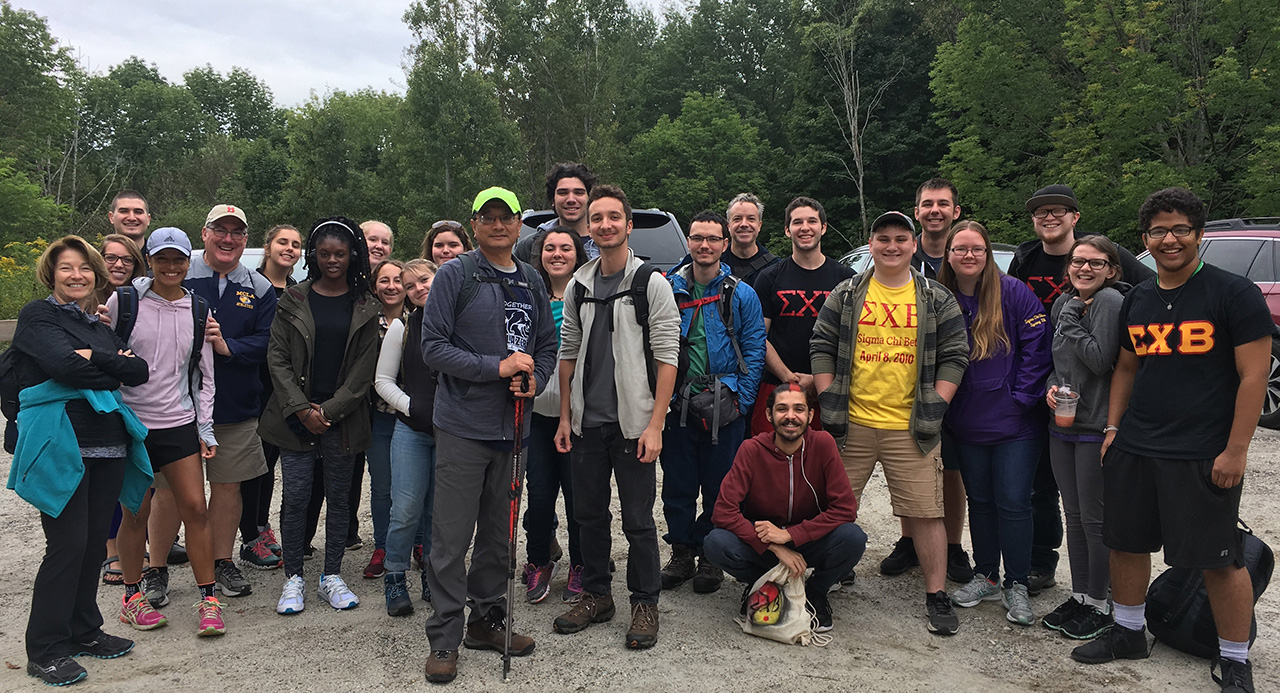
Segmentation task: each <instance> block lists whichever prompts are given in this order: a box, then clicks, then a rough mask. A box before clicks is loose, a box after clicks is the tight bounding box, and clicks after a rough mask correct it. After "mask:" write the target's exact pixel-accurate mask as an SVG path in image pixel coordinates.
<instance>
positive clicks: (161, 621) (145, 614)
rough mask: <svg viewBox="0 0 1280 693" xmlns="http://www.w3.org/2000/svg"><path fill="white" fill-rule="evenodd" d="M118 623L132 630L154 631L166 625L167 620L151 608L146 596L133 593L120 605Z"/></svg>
mask: <svg viewBox="0 0 1280 693" xmlns="http://www.w3.org/2000/svg"><path fill="white" fill-rule="evenodd" d="M120 622H121V623H128V624H129V625H131V626H133V629H134V630H154V629H156V628H159V627H160V626H163V625H165V624H166V623H168V622H169V619H167V618H165V617H164V614H162V613H160V612H159V611H156V610H155V607H153V606H151V602H149V601H147V598H146V595H144V594H143V593H142V592H134V593H133V596H132V597H126V598H124V599H123V600H122V601H121V603H120Z"/></svg>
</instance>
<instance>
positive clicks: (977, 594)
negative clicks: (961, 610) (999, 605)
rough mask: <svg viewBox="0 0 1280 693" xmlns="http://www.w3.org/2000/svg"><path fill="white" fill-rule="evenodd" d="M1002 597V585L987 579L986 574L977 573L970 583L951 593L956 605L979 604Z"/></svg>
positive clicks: (968, 605)
mask: <svg viewBox="0 0 1280 693" xmlns="http://www.w3.org/2000/svg"><path fill="white" fill-rule="evenodd" d="M999 598H1000V585H997V584H996V583H994V582H992V581H990V580H988V579H987V576H986V575H983V574H981V573H977V574H975V575H974V576H973V579H972V580H970V581H969V584H967V585H965V586H964V587H961V588H960V589H958V590H956V591H955V592H952V593H951V601H952V603H954V604H955V605H956V606H963V607H970V606H977V605H978V603H979V602H984V601H995V600H997V599H999Z"/></svg>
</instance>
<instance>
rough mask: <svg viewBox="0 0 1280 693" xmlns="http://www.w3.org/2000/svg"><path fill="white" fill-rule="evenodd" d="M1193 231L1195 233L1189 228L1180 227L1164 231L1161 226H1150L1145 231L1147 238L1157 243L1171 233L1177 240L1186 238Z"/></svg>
mask: <svg viewBox="0 0 1280 693" xmlns="http://www.w3.org/2000/svg"><path fill="white" fill-rule="evenodd" d="M1193 231H1195V229H1193V228H1191V227H1190V226H1182V225H1178V226H1175V227H1173V228H1171V229H1166V228H1165V227H1163V226H1152V227H1151V228H1149V229H1147V238H1150V239H1151V240H1153V241H1158V240H1160V239H1162V238H1164V237H1165V236H1168V235H1169V234H1171V233H1172V234H1173V235H1174V236H1175V237H1177V238H1186V237H1187V236H1190V235H1191V233H1192V232H1193Z"/></svg>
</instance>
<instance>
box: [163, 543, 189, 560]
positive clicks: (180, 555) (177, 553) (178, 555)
mask: <svg viewBox="0 0 1280 693" xmlns="http://www.w3.org/2000/svg"><path fill="white" fill-rule="evenodd" d="M190 560H191V557H190V556H188V555H187V549H186V547H184V546H183V545H182V544H179V543H178V541H177V540H176V539H175V540H174V542H173V546H170V547H169V556H168V558H166V559H165V563H167V564H168V565H182V564H183V563H187V562H189V561H190Z"/></svg>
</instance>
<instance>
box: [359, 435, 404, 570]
mask: <svg viewBox="0 0 1280 693" xmlns="http://www.w3.org/2000/svg"><path fill="white" fill-rule="evenodd" d="M370 418H371V419H372V423H373V442H371V443H369V449H368V450H365V451H364V456H365V459H366V460H367V461H368V463H369V510H370V512H371V513H372V514H373V548H375V549H385V548H387V525H389V524H390V523H391V434H392V433H393V432H394V431H395V428H396V425H397V424H398V423H399V421H398V420H397V419H396V415H395V414H388V413H386V412H381V411H374V412H371V413H370Z"/></svg>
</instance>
